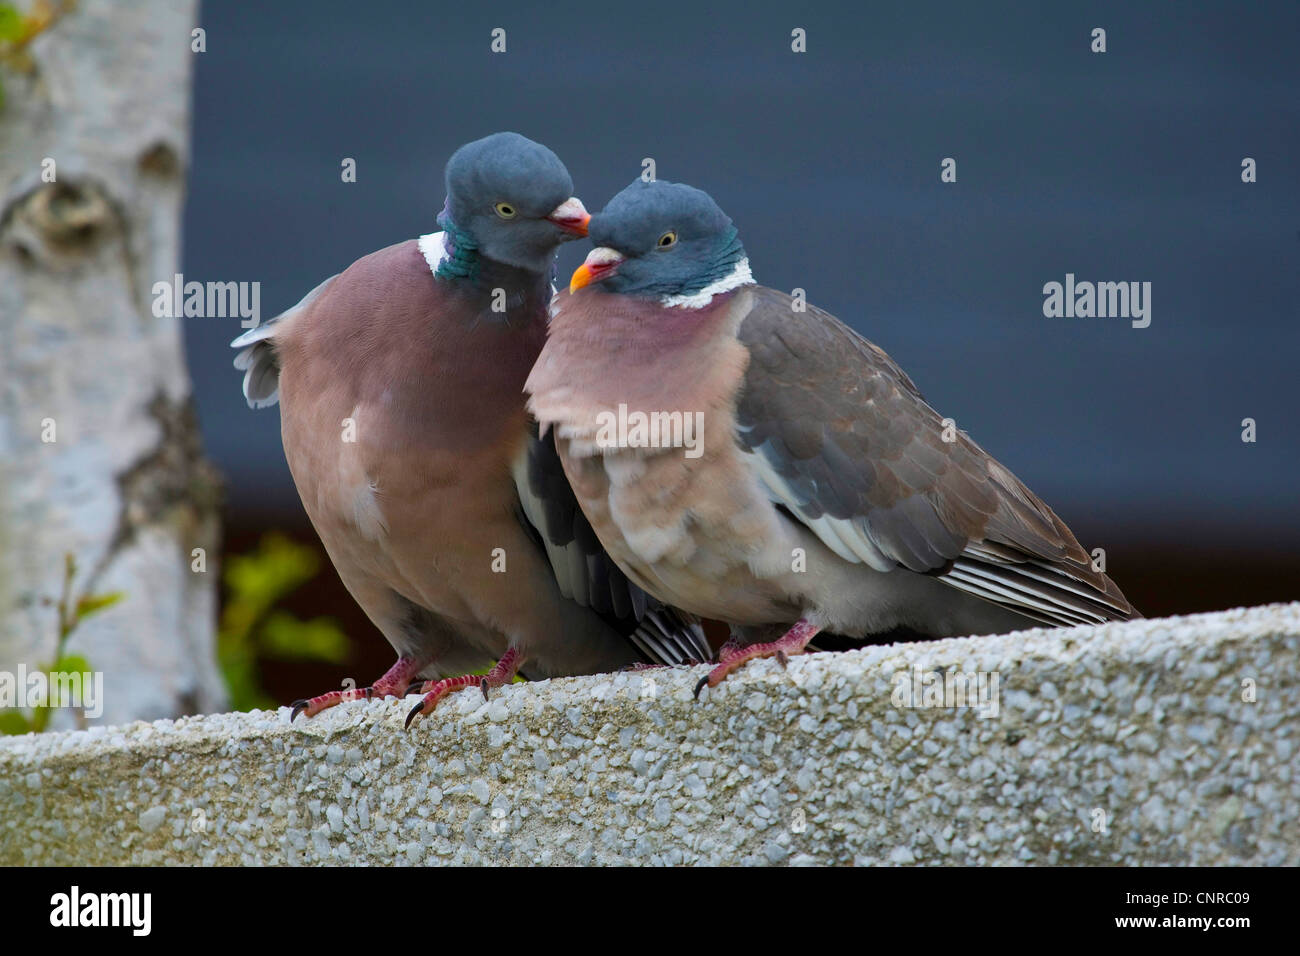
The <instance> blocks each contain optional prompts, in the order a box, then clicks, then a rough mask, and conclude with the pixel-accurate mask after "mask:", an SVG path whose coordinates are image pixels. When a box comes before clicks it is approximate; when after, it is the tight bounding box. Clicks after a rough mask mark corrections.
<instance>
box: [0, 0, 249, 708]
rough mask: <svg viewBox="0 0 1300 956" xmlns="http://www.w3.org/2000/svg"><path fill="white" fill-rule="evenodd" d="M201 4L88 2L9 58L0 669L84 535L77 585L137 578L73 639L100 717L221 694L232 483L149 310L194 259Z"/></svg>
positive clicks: (178, 353)
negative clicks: (193, 128) (194, 41)
mask: <svg viewBox="0 0 1300 956" xmlns="http://www.w3.org/2000/svg"><path fill="white" fill-rule="evenodd" d="M196 17H197V11H196V8H195V4H194V3H193V2H191V0H184V2H181V0H135V2H132V3H119V2H113V0H82V2H81V3H79V4H78V5H77V6H76V7H75V8H73V9H72V11H71V12H70V13H69V14H68V15H67V16H66V17H64V18H63V19H61V20H59V21H57V22H56V23H54V24H53V25H52V26H51V27H50V28H49V29H48V30H47V31H46V32H45V33H43V34H42V35H40V36H39V37H38V38H37V39H36V40H35V41H34V42H33V44H32V46H31V54H32V58H33V60H34V61H35V69H34V71H33V72H31V73H30V74H23V73H19V72H14V71H13V70H4V71H3V74H0V76H2V78H3V81H4V84H5V93H6V106H5V108H4V111H3V112H0V375H3V381H2V383H0V670H9V671H13V670H15V669H16V665H17V664H18V663H19V662H22V663H24V664H25V665H26V666H27V668H29V669H31V668H33V667H40V666H45V665H48V664H49V663H50V660H51V657H52V655H53V653H54V648H55V641H56V628H55V617H54V611H53V609H51V608H50V607H49V606H47V605H45V604H43V603H42V598H45V597H52V596H57V594H58V591H59V589H60V585H61V581H62V564H63V555H64V554H65V553H67V552H71V553H72V554H74V555H75V556H76V558H77V561H78V564H79V571H78V575H77V578H76V582H75V585H74V589H73V593H74V595H78V594H83V593H88V592H91V591H93V592H105V591H123V592H125V594H126V598H125V600H124V601H123V602H122V603H121V604H119V605H117V606H115V607H113V608H110V609H108V610H106V611H103V612H102V613H100V614H98V615H96V616H93V617H91V618H88V619H87V620H86V621H85V622H84V623H83V624H82V625H81V626H80V627H79V628H78V629H77V630H76V631H75V632H74V634H73V635H72V637H71V640H70V641H69V643H68V647H67V650H68V652H70V653H73V652H75V653H79V654H82V655H84V656H85V657H86V658H87V659H88V660H89V662H90V664H91V666H92V667H94V668H95V669H97V670H102V671H103V672H104V696H105V700H104V705H105V709H104V713H103V717H102V718H101V720H102V721H103V722H106V723H120V722H122V721H125V720H132V719H136V718H147V719H152V718H159V717H168V716H174V715H177V714H180V713H185V712H194V711H204V710H212V709H216V708H219V707H220V706H221V705H222V704H223V703H224V692H223V690H222V684H221V680H220V677H219V674H218V672H217V669H216V665H215V658H214V623H215V621H214V615H215V606H216V598H215V593H216V584H217V579H218V571H219V569H218V565H217V560H216V558H217V555H216V544H217V526H216V517H215V513H216V499H217V493H218V484H217V482H216V479H215V476H214V475H213V473H212V472H211V471H210V469H209V468H208V466H207V465H206V464H205V463H204V462H203V459H202V456H201V453H200V450H199V445H198V437H197V433H196V431H195V424H194V419H193V416H192V414H191V410H190V405H189V401H190V398H189V380H188V375H187V373H186V370H185V364H184V360H183V358H182V349H181V330H180V321H181V320H179V319H171V318H155V317H154V316H153V314H152V310H151V308H150V306H151V302H152V295H151V292H150V290H151V287H152V285H153V283H154V282H156V281H159V280H170V279H171V277H172V275H173V274H174V273H176V272H178V271H180V270H179V256H180V213H181V203H182V199H183V191H184V171H185V168H186V166H187V165H188V158H189V155H188V154H189V129H188V114H189V103H190V75H191V70H192V66H193V63H192V58H193V57H194V56H196V55H202V54H194V53H191V51H190V31H191V30H192V29H193V28H194V27H195V26H196V25H197V23H196ZM47 158H48V159H53V160H54V161H55V164H56V181H55V182H43V181H42V177H41V173H42V162H43V161H44V160H46V159H47ZM46 419H52V420H53V422H54V424H55V428H56V432H55V435H56V441H54V442H52V443H46V442H43V441H42V430H43V422H44V421H45V420H46ZM193 548H204V549H205V551H206V555H207V571H206V573H194V572H192V571H191V557H190V555H191V551H192V549H193ZM53 723H54V726H66V725H68V724H69V723H70V715H68V714H56V716H55V720H54V722H53Z"/></svg>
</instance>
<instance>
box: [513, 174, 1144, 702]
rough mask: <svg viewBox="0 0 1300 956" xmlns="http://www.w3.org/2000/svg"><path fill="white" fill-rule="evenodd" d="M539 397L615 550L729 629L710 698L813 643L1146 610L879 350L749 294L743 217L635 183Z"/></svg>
mask: <svg viewBox="0 0 1300 956" xmlns="http://www.w3.org/2000/svg"><path fill="white" fill-rule="evenodd" d="M590 233H591V239H592V242H593V244H595V245H596V247H597V248H595V249H594V250H593V251H592V252H591V254H590V255H589V256H588V257H587V260H586V262H585V263H584V264H583V265H582V266H581V267H580V268H579V269H578V270H577V271H576V272H575V273H574V274H573V280H572V282H571V283H570V286H569V293H568V294H563V293H562V294H561V295H559V296H557V300H556V303H555V304H554V306H553V311H554V312H555V315H554V317H553V318H552V321H551V326H550V333H549V339H548V341H547V344H546V347H545V348H544V349H543V350H542V354H541V357H540V358H539V359H538V362H537V365H536V367H535V368H534V369H533V371H532V373H531V374H530V375H529V378H528V382H527V385H526V386H525V388H526V389H527V390H528V392H529V393H530V396H531V397H530V399H529V408H530V409H531V410H532V411H533V412H534V414H535V415H536V417H537V419H538V421H539V422H540V424H541V426H542V430H543V433H545V431H546V429H547V428H550V429H551V430H552V432H553V434H554V435H555V438H556V445H557V448H558V450H559V455H560V458H561V460H562V461H563V463H564V469H565V472H566V473H567V474H568V476H569V479H570V482H571V483H572V485H573V488H574V490H575V491H576V493H577V496H578V500H579V502H580V503H581V505H582V508H583V510H584V511H585V512H586V513H587V517H588V518H590V519H591V523H592V526H593V527H594V528H595V530H596V534H597V535H598V536H599V538H600V541H601V543H602V544H604V546H605V548H606V550H607V551H608V552H609V554H610V555H611V556H612V557H613V559H614V560H615V561H616V562H617V563H618V564H619V566H620V567H622V568H623V570H624V572H625V573H626V574H627V576H628V577H629V578H630V579H631V580H632V581H633V582H634V583H635V584H637V585H639V586H640V587H642V588H644V589H645V590H646V591H648V592H649V593H650V594H652V595H654V596H655V597H657V598H659V599H660V600H662V601H666V602H668V603H670V604H673V605H675V606H677V607H680V608H683V609H685V610H687V611H689V612H691V613H693V614H698V615H701V616H703V617H708V618H716V619H720V620H723V621H726V622H728V623H729V624H730V625H732V637H731V639H730V640H729V641H728V642H727V644H726V645H724V647H723V648H722V650H721V652H720V655H719V658H718V660H719V663H718V666H717V667H715V668H714V669H713V671H712V672H711V673H710V674H709V675H708V677H707V678H705V679H704V680H702V681H701V682H700V686H699V687H697V688H696V694H697V695H698V693H699V691H700V688H701V687H702V686H703V685H704V684H705V683H708V684H709V686H711V687H713V686H717V684H718V683H719V682H720V681H721V680H722V679H723V678H724V677H725V676H726V675H727V674H728V673H729V672H730V671H732V670H734V669H735V668H736V667H738V666H740V665H741V664H742V663H744V662H745V661H746V660H749V659H752V658H754V657H764V656H776V657H777V658H778V659H779V660H781V661H782V662H783V663H784V661H785V657H786V655H788V654H795V653H799V652H801V651H802V650H803V649H804V648H805V647H806V646H807V645H808V642H809V641H810V640H811V639H812V638H813V637H814V636H815V635H816V634H817V633H818V632H830V633H831V634H834V635H839V636H840V637H841V638H848V639H853V640H855V641H862V640H866V639H870V638H875V639H876V640H879V639H880V638H881V636H882V635H886V634H889V633H890V632H899V631H902V632H910V633H913V634H919V635H929V636H954V635H973V634H987V633H996V632H1006V631H1012V630H1018V629H1023V628H1025V627H1028V626H1032V625H1035V624H1048V625H1072V624H1090V623H1098V622H1101V621H1107V620H1116V619H1119V620H1123V619H1128V618H1132V617H1136V616H1139V615H1138V614H1137V612H1136V611H1135V610H1134V609H1133V607H1132V606H1131V605H1130V604H1129V602H1128V601H1127V600H1126V599H1125V598H1124V595H1123V594H1122V593H1120V590H1119V588H1118V587H1116V586H1115V583H1114V582H1113V581H1111V580H1110V578H1108V577H1107V576H1106V575H1105V574H1103V573H1101V572H1100V571H1099V570H1097V569H1096V568H1095V567H1094V566H1093V564H1092V561H1091V560H1090V556H1089V555H1088V553H1087V552H1086V551H1084V550H1083V548H1082V547H1080V546H1079V543H1078V542H1077V541H1076V540H1075V538H1074V535H1072V534H1071V533H1070V530H1069V529H1068V528H1067V527H1066V526H1065V524H1064V523H1063V522H1062V521H1061V519H1060V518H1058V517H1057V516H1056V514H1055V513H1054V512H1053V511H1052V509H1051V508H1049V507H1048V506H1047V505H1046V504H1044V503H1043V502H1042V501H1041V500H1039V498H1038V497H1037V496H1036V495H1034V494H1033V492H1031V491H1030V490H1029V489H1028V488H1026V487H1025V486H1024V485H1023V484H1022V483H1021V482H1020V481H1019V480H1018V479H1017V478H1016V477H1015V476H1014V475H1013V474H1011V472H1010V471H1009V470H1008V469H1007V468H1005V467H1004V466H1003V465H1001V464H999V463H998V462H997V461H995V460H994V459H993V458H992V457H990V456H989V455H988V453H987V452H985V451H984V450H983V449H982V448H980V447H979V446H978V445H976V444H975V443H974V442H973V441H971V440H970V438H969V437H967V436H966V434H965V433H963V432H960V431H957V429H956V428H955V427H954V426H953V425H952V423H951V421H949V422H947V423H945V420H944V418H943V417H942V416H941V415H940V414H939V413H938V412H936V411H935V410H934V409H933V408H931V407H930V406H929V405H928V404H926V401H925V399H924V398H922V396H921V393H920V392H919V391H918V390H917V388H916V386H915V385H913V384H912V381H911V379H909V378H908V377H907V375H906V374H905V373H904V372H903V371H902V369H900V368H899V367H898V366H897V365H895V364H894V362H893V361H892V360H891V359H890V358H889V356H888V355H886V354H885V353H884V352H883V351H882V350H881V349H880V348H878V347H877V346H875V345H873V344H871V343H870V342H868V341H867V340H866V339H864V338H863V337H862V336H860V335H858V333H856V332H854V331H853V330H852V329H850V328H849V327H848V326H846V325H844V324H843V323H842V322H840V321H839V320H838V319H836V318H835V317H834V316H832V315H830V314H829V313H827V312H824V311H822V310H821V309H818V308H815V307H813V306H810V305H809V306H806V311H805V310H801V308H800V306H801V305H802V303H799V302H796V300H794V299H792V297H791V296H789V295H786V294H785V293H784V292H778V291H776V290H774V289H768V288H764V287H763V286H760V285H757V284H755V282H754V279H753V277H752V275H751V273H750V267H749V260H748V259H747V258H746V255H745V250H744V247H743V246H742V245H741V242H740V238H739V235H738V233H737V230H736V228H735V226H734V225H733V224H732V222H731V220H730V219H728V218H727V216H726V215H725V214H724V213H723V212H722V210H721V209H719V208H718V206H717V204H716V203H714V201H713V200H712V199H711V198H710V197H709V196H708V194H706V193H704V192H702V191H700V190H698V189H693V188H691V187H690V186H685V185H680V184H673V183H668V182H663V181H656V182H643V181H640V180H638V181H637V182H634V183H633V184H632V185H631V186H629V187H628V188H626V189H624V190H623V191H622V192H621V193H619V194H618V195H617V196H615V197H614V199H612V200H611V201H610V203H609V205H608V206H606V207H605V209H604V210H603V211H601V212H600V213H599V214H598V215H597V216H595V217H594V218H593V219H592V221H591V225H590Z"/></svg>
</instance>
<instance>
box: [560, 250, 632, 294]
mask: <svg viewBox="0 0 1300 956" xmlns="http://www.w3.org/2000/svg"><path fill="white" fill-rule="evenodd" d="M623 258H624V257H623V255H622V254H621V253H618V252H615V251H614V250H613V249H610V248H607V247H605V246H602V247H600V248H599V249H592V250H591V252H589V253H587V261H586V262H584V263H583V264H582V265H580V266H578V268H577V270H576V271H575V272H574V273H573V278H572V279H570V280H569V294H570V295H572V294H573V293H575V292H577V291H578V290H579V289H581V288H582V287H583V286H585V285H591V284H592V283H593V282H599V281H600V280H601V279H603V278H605V277H606V276H607V275H609V274H610V273H611V272H613V271H614V270H615V269H617V268H618V264H619V263H620V262H622V261H623Z"/></svg>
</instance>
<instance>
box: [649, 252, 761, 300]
mask: <svg viewBox="0 0 1300 956" xmlns="http://www.w3.org/2000/svg"><path fill="white" fill-rule="evenodd" d="M753 283H754V274H753V273H752V272H750V271H749V257H748V256H745V257H744V258H742V259H741V260H740V261H739V262H737V263H736V268H734V269H732V270H731V274H730V275H727V276H724V277H723V278H721V279H719V280H718V281H717V282H715V283H713V284H712V285H706V286H705V287H704V288H703V289H701V290H700V291H699V292H693V293H691V294H690V295H666V296H664V297H663V298H661V299H660V300H659V304H660V305H662V306H665V307H667V308H670V309H672V308H677V307H681V308H683V309H702V308H704V307H705V306H706V305H708V304H709V303H710V302H712V301H713V297H714V296H715V295H719V294H720V293H723V292H730V291H731V290H732V289H734V288H736V287H737V286H742V285H753Z"/></svg>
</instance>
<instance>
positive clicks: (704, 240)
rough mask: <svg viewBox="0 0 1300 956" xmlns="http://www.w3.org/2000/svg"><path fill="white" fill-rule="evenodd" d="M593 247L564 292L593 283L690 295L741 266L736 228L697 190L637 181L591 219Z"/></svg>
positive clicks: (623, 290)
mask: <svg viewBox="0 0 1300 956" xmlns="http://www.w3.org/2000/svg"><path fill="white" fill-rule="evenodd" d="M590 234H591V241H592V243H593V245H595V246H596V248H595V249H593V250H592V252H591V254H590V255H588V256H587V261H586V262H584V263H583V264H582V266H581V267H580V268H579V269H578V271H577V272H575V273H574V274H573V280H572V281H571V282H570V283H569V291H570V292H576V291H577V290H578V289H580V288H582V287H583V286H585V285H588V284H590V283H592V282H600V283H602V284H603V286H604V288H605V290H606V291H607V292H614V293H618V294H621V295H637V296H651V297H659V298H670V297H675V296H691V295H694V294H696V293H698V292H700V291H701V290H703V289H706V288H708V287H709V286H712V285H714V284H715V283H718V282H721V281H723V280H727V279H728V278H729V277H731V276H733V275H735V274H736V273H737V270H741V269H743V270H745V271H746V274H747V269H748V267H747V265H746V264H745V263H744V261H743V260H744V258H745V249H744V247H743V246H742V245H741V244H740V237H739V235H738V234H737V231H736V227H735V226H734V225H732V222H731V220H730V219H728V218H727V214H726V213H724V212H723V211H722V210H721V209H719V208H718V204H717V203H715V202H714V201H713V199H712V197H710V196H709V194H708V193H706V192H704V191H703V190H700V189H696V188H694V187H693V186H686V185H683V184H681V183H669V182H664V181H663V180H655V181H651V182H645V181H643V180H640V179H638V180H636V181H635V182H633V183H632V185H630V186H628V187H627V188H626V189H624V190H623V191H622V192H621V193H619V194H618V195H617V196H615V197H614V198H613V199H611V200H610V201H609V203H608V205H606V206H605V208H604V209H602V210H601V211H600V212H599V213H597V214H596V215H595V216H594V217H593V218H592V220H591V227H590Z"/></svg>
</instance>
